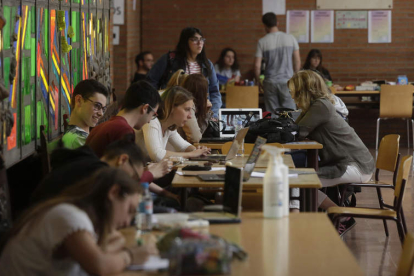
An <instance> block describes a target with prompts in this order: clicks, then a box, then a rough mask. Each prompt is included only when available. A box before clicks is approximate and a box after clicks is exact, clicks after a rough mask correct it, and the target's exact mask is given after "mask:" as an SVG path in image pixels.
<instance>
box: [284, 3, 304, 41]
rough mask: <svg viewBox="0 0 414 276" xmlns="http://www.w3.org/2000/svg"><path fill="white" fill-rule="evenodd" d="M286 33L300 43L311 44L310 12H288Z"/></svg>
mask: <svg viewBox="0 0 414 276" xmlns="http://www.w3.org/2000/svg"><path fill="white" fill-rule="evenodd" d="M286 33H288V34H291V35H293V36H294V37H295V38H296V40H297V41H298V43H308V42H309V11H296V10H292V11H288V12H287V16H286Z"/></svg>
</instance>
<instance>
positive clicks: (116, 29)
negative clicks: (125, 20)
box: [112, 26, 119, 45]
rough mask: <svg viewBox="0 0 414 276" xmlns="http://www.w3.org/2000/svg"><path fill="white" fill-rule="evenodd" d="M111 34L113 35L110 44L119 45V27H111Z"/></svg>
mask: <svg viewBox="0 0 414 276" xmlns="http://www.w3.org/2000/svg"><path fill="white" fill-rule="evenodd" d="M112 34H113V37H112V38H113V40H112V44H113V45H119V26H113V28H112Z"/></svg>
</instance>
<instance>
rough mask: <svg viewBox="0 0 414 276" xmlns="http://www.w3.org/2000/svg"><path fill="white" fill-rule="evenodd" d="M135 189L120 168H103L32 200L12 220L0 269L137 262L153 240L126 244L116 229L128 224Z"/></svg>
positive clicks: (116, 266)
mask: <svg viewBox="0 0 414 276" xmlns="http://www.w3.org/2000/svg"><path fill="white" fill-rule="evenodd" d="M142 170H143V164H142V163H141V164H140V167H139V168H138V171H139V172H142ZM140 192H141V189H140V185H137V183H136V181H134V180H133V179H132V178H130V177H129V176H128V175H127V174H125V173H124V172H123V171H121V170H118V169H114V168H103V169H101V170H99V171H97V172H96V173H95V174H93V176H92V177H90V178H88V179H86V180H84V181H82V182H79V183H78V184H76V185H73V186H71V187H69V188H68V189H67V190H65V191H64V192H63V193H62V194H61V195H60V196H58V197H55V198H52V199H50V200H48V201H45V202H42V203H40V204H39V205H36V206H34V207H33V208H32V209H30V210H28V211H27V213H25V214H24V215H22V217H20V219H18V221H16V222H15V223H14V226H13V228H12V229H11V231H10V233H9V236H8V239H7V244H6V245H5V247H4V249H3V251H2V254H1V256H0V274H1V275H92V274H93V275H103V274H116V273H119V272H121V271H123V270H124V269H125V268H126V267H128V266H129V265H131V264H142V263H143V262H145V261H146V259H147V258H148V257H149V255H150V254H157V250H156V249H155V246H154V245H152V246H151V245H146V246H142V247H136V246H134V247H125V240H124V238H122V236H121V235H120V234H119V232H117V229H119V228H123V227H127V226H129V225H130V224H131V220H132V218H133V217H134V215H135V210H136V207H137V206H138V204H139V202H140Z"/></svg>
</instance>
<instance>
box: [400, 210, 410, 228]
mask: <svg viewBox="0 0 414 276" xmlns="http://www.w3.org/2000/svg"><path fill="white" fill-rule="evenodd" d="M401 221H402V225H403V227H404V233H405V234H407V233H408V231H407V224H406V223H405V216H404V210H403V208H402V206H401Z"/></svg>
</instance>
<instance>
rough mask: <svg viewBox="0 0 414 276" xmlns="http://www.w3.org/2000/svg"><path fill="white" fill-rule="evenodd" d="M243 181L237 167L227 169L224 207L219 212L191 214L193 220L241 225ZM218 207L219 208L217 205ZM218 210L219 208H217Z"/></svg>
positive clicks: (240, 171)
mask: <svg viewBox="0 0 414 276" xmlns="http://www.w3.org/2000/svg"><path fill="white" fill-rule="evenodd" d="M242 190H243V181H242V170H241V169H239V168H235V167H230V166H227V167H226V175H225V181H224V191H223V205H222V206H221V205H219V207H220V208H219V209H221V211H218V212H196V213H191V214H190V218H192V219H205V220H208V221H209V222H210V223H211V224H214V223H239V222H241V219H240V212H241V199H242ZM216 207H218V206H217V205H216ZM216 209H217V208H216Z"/></svg>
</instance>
